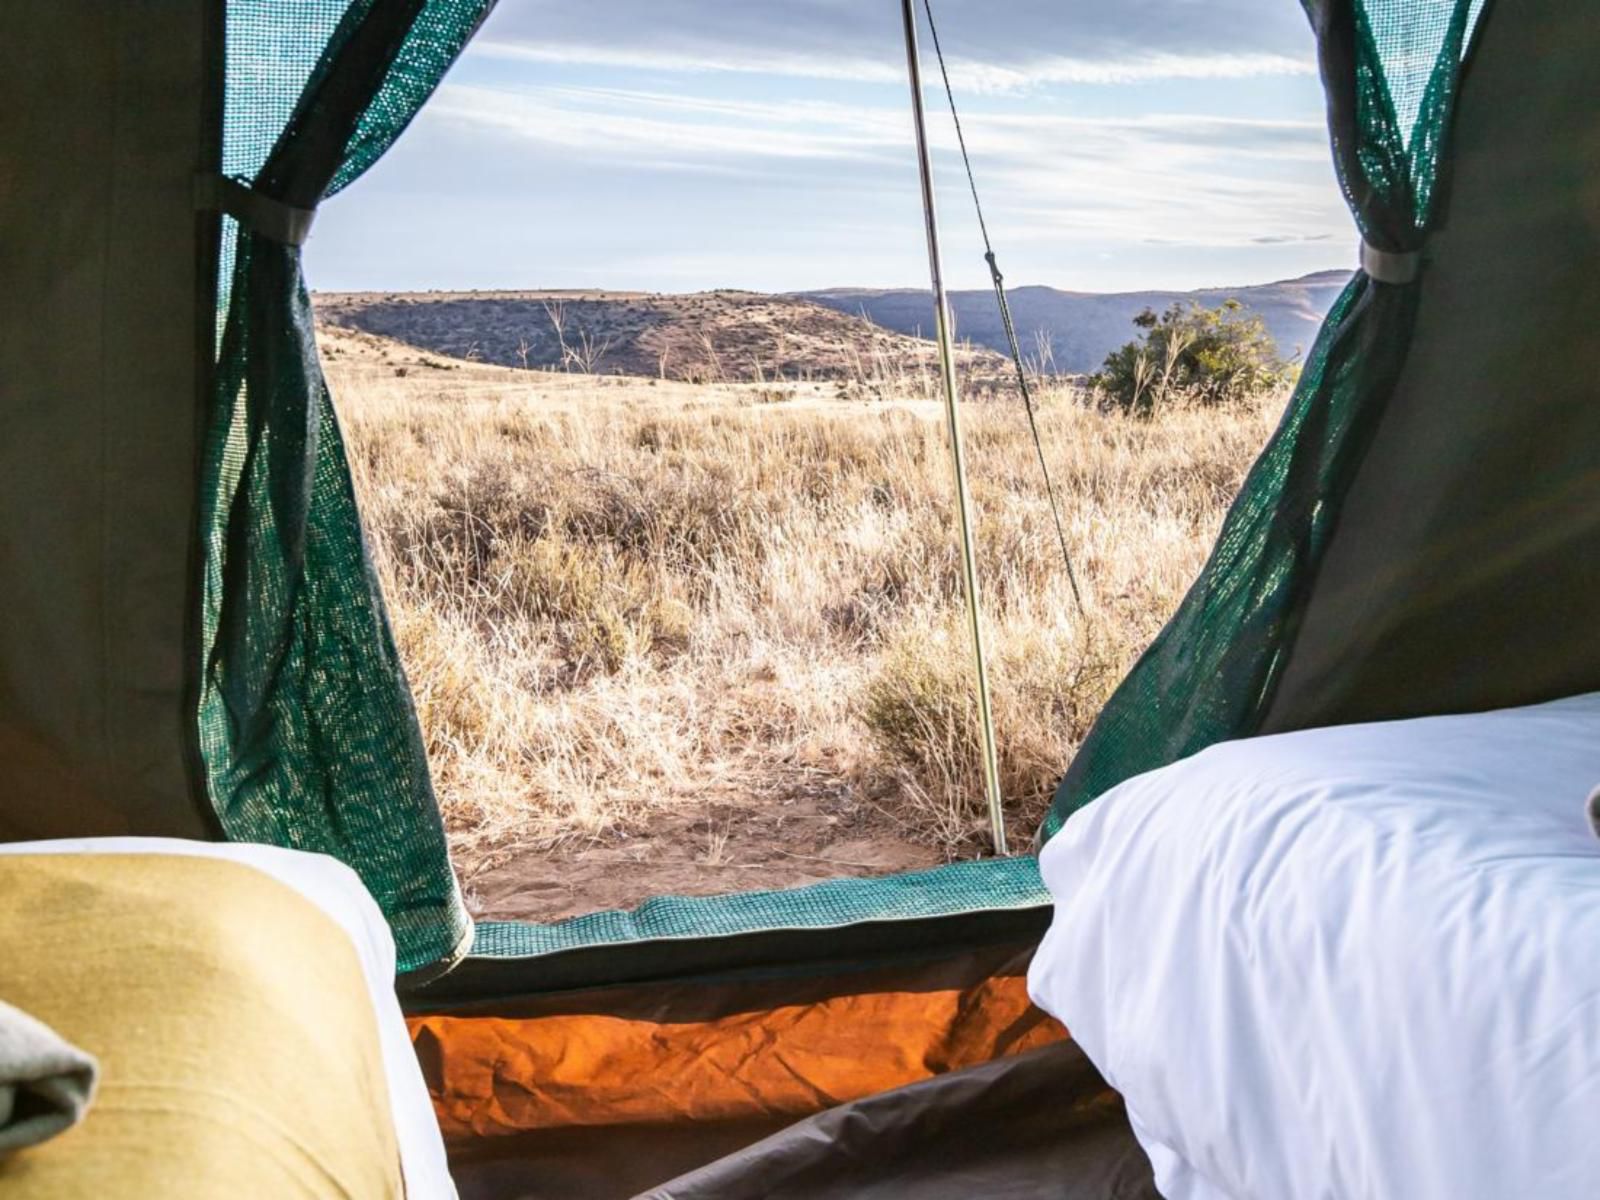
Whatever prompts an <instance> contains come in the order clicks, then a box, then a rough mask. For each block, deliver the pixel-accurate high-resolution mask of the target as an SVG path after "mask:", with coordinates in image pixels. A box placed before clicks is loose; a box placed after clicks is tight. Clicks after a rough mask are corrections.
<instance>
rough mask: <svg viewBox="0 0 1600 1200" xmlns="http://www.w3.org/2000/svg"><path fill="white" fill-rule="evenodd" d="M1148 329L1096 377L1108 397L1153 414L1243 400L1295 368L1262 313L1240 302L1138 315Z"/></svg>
mask: <svg viewBox="0 0 1600 1200" xmlns="http://www.w3.org/2000/svg"><path fill="white" fill-rule="evenodd" d="M1133 323H1134V324H1135V325H1136V326H1138V327H1139V329H1140V330H1142V332H1141V333H1140V334H1139V336H1138V337H1136V338H1134V340H1133V341H1131V342H1129V343H1128V344H1127V345H1125V346H1123V347H1122V348H1121V349H1120V350H1114V351H1112V352H1111V353H1110V354H1109V355H1107V356H1106V361H1105V364H1104V365H1103V366H1102V367H1101V368H1100V370H1099V371H1098V372H1097V373H1096V374H1094V375H1092V376H1090V378H1089V383H1090V386H1092V387H1093V388H1094V390H1095V392H1096V393H1097V394H1098V395H1099V396H1100V398H1101V400H1102V401H1103V402H1104V403H1105V404H1106V405H1107V406H1108V407H1111V408H1116V409H1121V410H1122V411H1124V412H1133V413H1143V414H1148V413H1150V412H1152V411H1154V410H1155V409H1156V408H1157V407H1161V406H1165V405H1167V404H1170V403H1172V402H1174V401H1188V402H1190V403H1198V404H1203V405H1221V404H1238V403H1242V402H1245V401H1249V400H1253V399H1255V398H1257V397H1259V396H1261V395H1263V394H1265V393H1267V392H1271V391H1275V390H1276V389H1278V388H1280V387H1282V386H1283V385H1284V384H1285V383H1287V382H1288V380H1289V379H1290V377H1291V375H1292V374H1293V371H1292V368H1291V366H1290V364H1288V363H1286V362H1285V361H1284V360H1283V359H1281V358H1279V357H1278V351H1277V347H1276V345H1275V344H1274V343H1273V340H1272V337H1271V335H1269V334H1268V333H1267V327H1266V326H1265V325H1264V324H1263V323H1262V321H1261V318H1260V317H1257V316H1252V315H1250V314H1248V313H1246V312H1245V310H1244V307H1243V306H1242V305H1241V304H1240V303H1239V302H1238V301H1237V300H1225V301H1223V302H1222V304H1220V305H1219V306H1217V307H1216V308H1206V307H1204V306H1203V305H1201V304H1197V303H1195V302H1194V301H1190V302H1189V303H1187V304H1183V303H1175V304H1173V305H1172V307H1170V308H1168V309H1167V310H1166V312H1163V313H1160V314H1157V313H1156V311H1155V310H1154V309H1150V308H1147V309H1145V310H1144V311H1143V312H1142V313H1140V314H1139V315H1138V316H1137V317H1135V318H1134V319H1133Z"/></svg>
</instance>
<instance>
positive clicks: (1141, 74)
mask: <svg viewBox="0 0 1600 1200" xmlns="http://www.w3.org/2000/svg"><path fill="white" fill-rule="evenodd" d="M479 53H481V54H482V55H484V56H485V57H486V58H496V59H502V60H512V61H522V62H532V63H543V64H559V65H561V66H568V67H570V66H591V67H611V68H620V69H625V70H626V69H634V70H643V71H673V72H684V73H689V74H743V75H767V76H781V77H786V78H790V79H816V80H849V81H851V82H856V83H900V82H902V80H903V79H904V74H905V66H904V64H903V63H900V62H895V61H891V60H886V59H882V58H866V57H851V56H848V55H819V54H815V53H784V52H779V51H774V50H772V49H769V48H761V49H756V50H753V51H750V52H747V53H744V54H741V55H739V56H737V57H733V56H728V55H726V54H720V55H719V54H716V53H713V52H712V51H711V50H710V49H709V48H707V49H702V50H699V51H689V50H683V51H673V50H666V49H651V48H648V47H641V48H628V47H626V46H618V45H615V44H606V45H599V44H589V43H585V42H571V43H563V44H559V45H542V44H538V43H528V42H520V41H509V40H502V39H497V38H487V39H485V40H484V42H483V43H482V45H481V47H480V48H479ZM949 68H950V77H951V82H952V83H953V84H954V85H955V86H956V87H958V88H960V89H962V90H963V91H970V92H977V93H980V94H981V93H993V92H1009V91H1021V90H1025V89H1027V88H1030V87H1038V86H1042V85H1047V84H1061V83H1081V84H1128V83H1151V82H1158V81H1162V80H1181V79H1251V78H1259V77H1262V76H1271V75H1310V74H1312V73H1314V72H1315V71H1316V64H1315V62H1314V61H1313V60H1312V59H1311V57H1310V56H1309V55H1293V54H1277V53H1265V52H1255V53H1237V52H1225V51H1217V52H1214V53H1204V54H1196V53H1180V52H1176V51H1147V50H1138V49H1131V48H1129V49H1123V50H1122V51H1121V52H1120V53H1118V54H1117V55H1115V56H1105V57H1097V58H1079V57H1073V56H1071V55H1066V54H1049V55H1040V56H1037V57H1034V58H1029V59H1022V60H1018V61H1014V62H1006V61H988V60H982V59H974V58H970V57H953V58H951V59H950V61H949Z"/></svg>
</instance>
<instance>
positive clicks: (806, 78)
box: [307, 0, 1355, 291]
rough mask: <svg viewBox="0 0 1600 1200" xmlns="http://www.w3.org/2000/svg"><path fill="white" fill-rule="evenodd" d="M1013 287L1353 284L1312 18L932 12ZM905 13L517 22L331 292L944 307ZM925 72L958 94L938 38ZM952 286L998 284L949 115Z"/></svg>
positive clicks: (1053, 9)
mask: <svg viewBox="0 0 1600 1200" xmlns="http://www.w3.org/2000/svg"><path fill="white" fill-rule="evenodd" d="M934 11H935V16H936V17H937V18H938V20H939V23H940V35H941V37H942V39H943V42H944V47H945V52H946V55H947V57H949V58H950V60H951V67H952V73H953V75H954V78H955V85H956V89H957V101H958V103H959V104H960V105H961V108H962V115H963V120H964V122H965V124H966V129H967V139H968V143H969V146H970V148H971V150H972V152H973V158H974V163H975V167H976V169H977V172H978V182H979V186H980V188H981V190H982V192H983V196H984V204H985V208H986V210H987V213H988V216H989V222H990V229H991V233H992V235H993V236H994V239H995V242H996V249H997V251H998V252H999V256H1000V262H1001V265H1002V266H1003V267H1004V268H1005V270H1006V273H1007V277H1008V281H1009V282H1011V283H1012V284H1023V283H1046V284H1051V285H1054V286H1057V287H1064V288H1073V289H1080V290H1086V291H1121V290H1130V289H1134V288H1143V287H1179V288H1189V287H1200V286H1205V285H1226V284H1243V283H1254V282H1264V281H1267V280H1271V279H1281V278H1286V277H1289V276H1294V275H1299V274H1303V273H1305V272H1308V271H1313V270H1318V269H1321V268H1325V267H1334V266H1349V265H1351V262H1350V260H1351V259H1352V258H1353V247H1354V245H1355V234H1354V232H1353V227H1352V225H1351V221H1350V218H1349V215H1348V213H1347V212H1346V210H1345V207H1344V204H1343V201H1342V200H1341V198H1340V196H1339V193H1338V189H1337V186H1336V185H1335V182H1334V178H1333V171H1332V167H1331V165H1330V159H1329V151H1328V146H1327V133H1326V129H1325V126H1324V124H1323V101H1322V93H1321V88H1320V85H1319V83H1318V81H1317V78H1316V73H1315V66H1314V62H1313V59H1312V39H1311V35H1310V31H1309V29H1308V28H1307V27H1306V21H1305V18H1304V16H1303V15H1302V13H1301V10H1300V6H1299V4H1298V3H1296V0H935V6H934ZM900 38H901V35H900V28H899V5H898V4H896V3H894V2H893V0H564V2H556V0H501V3H500V6H499V8H498V9H497V11H496V12H495V14H494V15H493V16H492V17H491V18H490V20H489V22H488V23H487V24H486V25H485V27H484V29H483V31H482V32H481V33H480V34H479V36H478V38H477V40H476V41H475V42H474V43H473V45H472V46H471V47H470V48H469V49H468V51H467V53H466V54H465V55H464V56H463V58H462V60H461V61H460V62H459V63H458V64H457V66H456V68H455V69H454V70H453V71H452V72H451V74H450V76H449V77H448V78H447V79H446V81H445V83H444V85H443V86H442V87H441V88H440V90H439V92H438V93H437V94H436V95H435V97H434V98H433V100H432V101H431V102H430V103H429V105H428V106H427V108H425V109H424V111H423V113H422V115H421V116H420V117H419V118H418V119H417V121H416V122H415V124H413V126H412V127H411V128H410V129H409V130H408V131H407V132H406V134H405V136H404V137H403V138H402V139H401V140H400V142H399V144H398V145H397V146H396V147H395V149H394V150H392V151H391V152H390V153H389V155H388V156H387V157H386V158H385V159H384V160H383V161H382V162H380V163H379V164H378V165H377V166H376V167H375V168H373V170H372V171H371V172H370V173H369V174H368V175H367V176H366V177H365V178H363V179H362V180H360V181H359V182H357V183H356V184H355V185H354V186H353V187H351V188H350V189H349V190H348V191H347V192H345V193H344V194H342V195H341V196H338V197H335V198H334V199H332V200H330V201H329V202H328V203H327V204H326V205H325V206H324V208H323V211H322V214H321V215H320V216H319V218H318V224H317V228H316V230H315V232H314V234H313V236H312V240H311V243H310V245H309V246H308V249H307V259H308V268H309V274H310V277H311V282H312V285H313V286H314V287H317V288H320V289H325V290H344V289H421V288H532V287H605V288H637V289H644V290H652V291H687V290H696V289H701V288H709V287H744V288H752V289H757V290H763V291H784V290H797V289H804V288H818V287H828V286H836V285H860V286H911V285H918V286H926V283H927V263H926V257H925V249H924V244H923V240H922V228H921V210H920V205H919V200H918V195H917V182H916V168H915V159H914V156H913V155H914V151H913V143H912V140H911V139H912V135H911V121H910V114H909V109H908V94H907V90H906V82H905V76H904V72H905V63H904V51H903V48H902V43H901V40H900ZM923 49H924V55H925V60H926V64H925V70H926V71H927V74H928V82H929V83H930V85H932V84H933V83H934V82H935V81H936V79H937V71H936V68H935V66H934V64H933V62H932V54H931V47H930V45H929V44H928V41H927V37H926V32H924V45H923ZM928 103H929V106H930V116H931V118H932V120H933V129H934V134H935V140H936V146H937V159H936V164H937V168H938V184H939V187H940V204H941V219H942V224H943V228H944V236H945V242H946V245H945V256H946V260H947V268H948V272H949V275H950V278H951V282H952V283H953V285H955V286H960V287H978V286H984V285H986V283H987V277H986V274H985V269H984V266H983V262H982V257H981V245H980V243H979V240H978V234H977V228H976V222H975V221H974V219H973V216H972V208H971V202H970V199H969V198H968V196H967V194H966V192H965V182H964V179H963V177H962V176H961V174H960V170H959V162H958V160H957V159H956V158H955V157H954V149H955V143H954V135H953V132H952V131H951V127H950V122H949V116H948V113H947V112H946V111H945V110H944V108H943V96H942V93H940V92H937V91H936V90H935V89H934V88H933V87H932V86H930V88H929V92H928Z"/></svg>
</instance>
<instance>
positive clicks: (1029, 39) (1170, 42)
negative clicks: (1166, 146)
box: [479, 0, 1312, 90]
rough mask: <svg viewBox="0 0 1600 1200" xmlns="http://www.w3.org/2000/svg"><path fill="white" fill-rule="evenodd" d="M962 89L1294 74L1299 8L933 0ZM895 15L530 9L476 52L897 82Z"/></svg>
mask: <svg viewBox="0 0 1600 1200" xmlns="http://www.w3.org/2000/svg"><path fill="white" fill-rule="evenodd" d="M935 8H936V12H937V14H938V18H939V22H940V28H941V32H942V39H943V43H944V46H945V49H946V50H947V52H948V54H949V57H950V61H951V65H952V70H953V73H954V74H955V75H956V77H957V81H958V82H959V83H960V84H961V85H962V86H963V87H967V88H972V89H982V90H995V89H1011V88H1022V87H1028V86H1033V85H1039V84H1050V83H1107V84H1114V83H1130V82H1143V81H1149V80H1157V79H1221V78H1240V77H1248V76H1258V75H1276V74H1298V73H1303V72H1306V71H1310V70H1311V69H1312V62H1311V55H1310V53H1309V50H1308V47H1307V39H1306V36H1305V21H1304V18H1303V17H1301V16H1300V14H1299V13H1298V11H1296V10H1297V9H1298V5H1295V4H1292V3H1288V2H1275V0H1116V2H1113V3H1108V2H1106V0H1007V2H1006V3H1005V4H1004V5H996V4H995V3H993V0H937V3H936V5H935ZM900 36H901V35H900V29H899V12H898V9H897V7H896V6H894V5H889V4H865V3H861V2H860V0H745V2H743V3H739V4H730V3H727V0H607V2H606V3H605V4H603V5H602V4H598V3H591V2H589V0H523V2H522V3H518V4H515V5H506V6H502V9H501V12H500V14H499V15H497V17H496V18H495V19H494V21H493V23H492V25H491V26H490V28H489V30H488V31H486V35H485V38H484V40H483V41H482V43H481V45H480V48H479V49H480V52H481V53H485V54H490V55H496V56H500V57H519V58H524V59H528V60H532V61H538V62H548V63H565V64H569V65H571V64H587V65H591V66H607V67H636V68H644V69H653V70H671V71H695V72H758V73H762V74H769V75H785V76H799V77H806V78H817V79H851V80H857V81H863V82H887V81H894V80H898V79H899V78H900V77H901V75H900V72H901V71H902V70H903V62H902V59H901V50H900Z"/></svg>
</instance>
